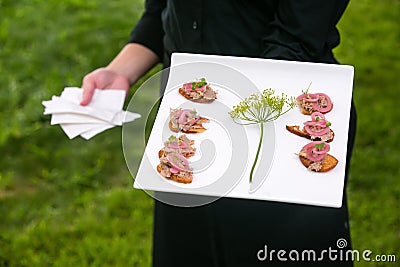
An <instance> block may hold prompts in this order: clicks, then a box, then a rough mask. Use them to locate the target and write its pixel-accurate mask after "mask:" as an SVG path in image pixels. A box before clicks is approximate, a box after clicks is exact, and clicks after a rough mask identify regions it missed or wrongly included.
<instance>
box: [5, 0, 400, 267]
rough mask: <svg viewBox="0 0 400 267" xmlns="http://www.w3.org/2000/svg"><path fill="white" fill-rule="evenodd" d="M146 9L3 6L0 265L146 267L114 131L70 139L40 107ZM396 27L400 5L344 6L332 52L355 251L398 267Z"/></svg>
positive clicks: (147, 203)
mask: <svg viewBox="0 0 400 267" xmlns="http://www.w3.org/2000/svg"><path fill="white" fill-rule="evenodd" d="M142 2H143V1H137V0H136V1H132V0H130V1H128V0H115V1H108V2H106V1H101V3H100V2H99V1H94V0H86V1H82V0H66V1H56V0H49V1H36V0H30V1H27V0H25V1H23V0H13V1H11V0H0V85H1V88H2V90H1V91H0V129H1V130H0V151H1V156H2V157H1V161H0V216H1V217H0V218H1V219H0V266H89V265H90V266H150V262H151V254H150V250H151V233H152V200H151V198H150V197H148V196H147V195H146V194H144V193H143V192H141V191H138V190H132V189H131V184H132V178H131V176H130V174H129V172H128V170H127V168H126V165H125V161H124V158H123V154H122V149H121V129H120V128H115V129H112V130H109V131H107V132H105V133H103V134H101V135H99V136H97V137H95V138H94V139H92V140H91V141H90V142H87V141H84V140H81V139H79V138H77V139H74V140H68V138H66V136H65V135H64V134H63V133H62V131H61V130H60V128H58V127H56V126H50V125H49V119H50V118H49V116H43V115H42V112H43V108H42V106H41V101H42V100H47V99H49V98H50V97H51V95H54V94H59V93H60V90H61V89H62V88H63V87H64V86H66V85H71V86H74V85H76V86H79V85H80V81H81V79H82V76H83V75H84V74H85V73H87V72H89V71H91V70H92V69H94V68H96V67H99V66H103V65H105V64H107V63H108V61H109V60H110V59H111V58H112V57H113V56H114V55H115V54H116V53H117V51H118V50H119V48H121V47H122V46H123V45H124V43H125V42H126V40H127V37H128V34H129V32H130V30H131V27H132V26H133V25H134V24H135V22H136V21H137V19H138V17H139V15H140V13H141V11H142V5H143V3H142ZM399 17H400V2H399V1H398V0H381V1H367V0H359V1H352V2H351V3H350V6H349V8H348V10H347V11H346V13H345V16H344V17H343V19H342V21H341V22H340V25H339V27H340V30H341V33H342V44H341V45H340V46H339V47H338V48H337V49H336V50H335V52H336V55H337V58H338V59H339V60H340V61H341V62H342V63H345V64H351V65H354V66H355V69H356V75H355V91H354V99H355V102H356V105H357V108H358V114H359V120H358V135H357V140H356V148H355V151H354V157H353V161H352V163H351V177H350V180H349V186H348V196H349V204H350V216H351V231H352V239H353V246H354V248H355V249H360V250H364V249H369V250H371V251H373V252H374V253H375V254H396V256H397V264H398V262H399V261H400V216H399V215H400V182H399V179H400V168H399V163H400V153H398V152H399V147H400V145H399V142H398V137H399V136H400V132H399V130H400V126H399V124H397V121H398V118H399V116H398V113H399V112H398V111H397V112H396V111H395V110H396V108H397V107H398V106H399V105H398V103H397V99H398V94H399V89H398V84H399V79H398V75H399V74H400V54H399V50H400V29H399V23H398V18H399ZM395 265H396V264H393V263H391V264H390V263H380V264H378V263H377V262H371V263H368V264H367V266H395ZM357 266H366V263H364V262H362V263H359V264H357Z"/></svg>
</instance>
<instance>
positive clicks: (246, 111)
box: [229, 88, 297, 183]
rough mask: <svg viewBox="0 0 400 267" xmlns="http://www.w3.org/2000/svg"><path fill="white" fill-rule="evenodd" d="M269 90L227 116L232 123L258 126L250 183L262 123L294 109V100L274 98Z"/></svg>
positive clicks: (286, 97) (258, 152)
mask: <svg viewBox="0 0 400 267" xmlns="http://www.w3.org/2000/svg"><path fill="white" fill-rule="evenodd" d="M274 94H275V91H274V90H272V89H271V88H269V89H265V90H264V91H263V92H262V93H261V94H260V93H259V94H252V95H251V96H250V97H248V98H245V99H244V100H243V101H242V102H240V103H239V105H237V106H234V107H233V110H232V111H230V112H229V115H230V116H231V118H232V119H233V121H234V122H236V123H238V124H241V125H251V124H259V125H260V131H261V133H260V140H259V143H258V148H257V153H256V158H255V160H254V163H253V166H252V167H251V171H250V183H251V182H252V180H253V172H254V168H255V166H256V164H257V160H258V156H259V154H260V150H261V144H262V140H263V135H264V123H267V122H271V121H274V120H276V119H277V118H279V117H280V116H282V115H283V114H285V113H287V112H288V111H289V110H291V109H292V108H294V107H295V106H296V105H297V104H296V99H295V98H294V97H288V96H287V95H285V94H282V95H281V96H275V95H274Z"/></svg>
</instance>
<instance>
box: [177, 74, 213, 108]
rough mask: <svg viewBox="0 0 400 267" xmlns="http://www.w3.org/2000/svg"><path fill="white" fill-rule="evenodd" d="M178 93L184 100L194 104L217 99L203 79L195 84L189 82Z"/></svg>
mask: <svg viewBox="0 0 400 267" xmlns="http://www.w3.org/2000/svg"><path fill="white" fill-rule="evenodd" d="M179 93H180V94H181V95H182V96H184V97H185V98H186V99H188V100H190V101H193V102H196V103H210V102H212V101H214V100H215V99H216V98H217V92H216V91H214V90H213V89H212V88H211V86H210V85H209V84H207V82H206V79H205V78H201V79H200V81H197V82H189V83H185V84H183V85H182V87H181V88H179Z"/></svg>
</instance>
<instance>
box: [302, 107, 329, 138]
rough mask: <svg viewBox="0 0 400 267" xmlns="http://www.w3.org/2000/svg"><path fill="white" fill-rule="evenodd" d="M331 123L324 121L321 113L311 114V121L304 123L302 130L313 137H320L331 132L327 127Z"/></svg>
mask: <svg viewBox="0 0 400 267" xmlns="http://www.w3.org/2000/svg"><path fill="white" fill-rule="evenodd" d="M330 125H331V123H330V122H329V121H327V120H326V119H325V116H324V114H322V113H321V112H313V113H312V114H311V121H306V122H305V123H304V129H305V131H306V132H308V133H309V134H310V135H311V136H313V137H321V136H323V135H326V134H327V133H329V132H330V131H331V129H330V128H329V126H330Z"/></svg>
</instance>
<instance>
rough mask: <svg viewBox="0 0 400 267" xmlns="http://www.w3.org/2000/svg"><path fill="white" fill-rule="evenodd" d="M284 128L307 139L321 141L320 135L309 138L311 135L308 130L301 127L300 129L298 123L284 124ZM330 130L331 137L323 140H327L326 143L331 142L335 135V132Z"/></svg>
mask: <svg viewBox="0 0 400 267" xmlns="http://www.w3.org/2000/svg"><path fill="white" fill-rule="evenodd" d="M286 130H288V131H289V132H291V133H292V134H295V135H298V136H301V137H304V138H307V139H309V140H313V141H321V138H320V137H315V138H311V135H310V134H309V133H308V132H306V131H304V130H303V129H300V126H298V125H293V126H290V125H286ZM330 131H331V135H332V138H330V139H329V140H325V142H327V143H330V142H332V141H333V139H334V137H335V133H334V132H333V131H332V130H330Z"/></svg>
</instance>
